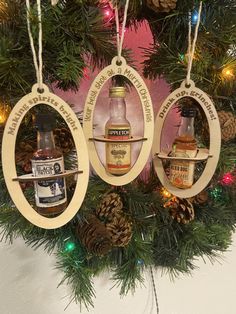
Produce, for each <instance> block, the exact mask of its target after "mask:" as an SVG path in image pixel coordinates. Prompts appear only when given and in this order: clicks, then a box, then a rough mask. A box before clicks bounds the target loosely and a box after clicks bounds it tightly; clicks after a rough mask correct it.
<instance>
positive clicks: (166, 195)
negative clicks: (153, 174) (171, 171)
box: [161, 188, 172, 198]
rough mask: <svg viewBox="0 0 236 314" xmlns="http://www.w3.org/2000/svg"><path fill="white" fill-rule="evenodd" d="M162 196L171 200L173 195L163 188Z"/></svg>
mask: <svg viewBox="0 0 236 314" xmlns="http://www.w3.org/2000/svg"><path fill="white" fill-rule="evenodd" d="M161 195H162V196H163V197H164V198H170V197H171V195H172V194H171V193H170V192H169V191H168V190H166V189H165V188H162V189H161Z"/></svg>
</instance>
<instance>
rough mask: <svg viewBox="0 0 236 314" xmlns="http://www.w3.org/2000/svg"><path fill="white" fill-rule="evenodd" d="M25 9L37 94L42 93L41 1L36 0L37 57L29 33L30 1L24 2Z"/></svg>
mask: <svg viewBox="0 0 236 314" xmlns="http://www.w3.org/2000/svg"><path fill="white" fill-rule="evenodd" d="M26 7H27V28H28V34H29V40H30V46H31V50H32V54H33V61H34V67H35V72H36V79H37V84H38V90H39V92H41V93H42V92H43V58H42V52H43V44H42V38H43V31H42V11H41V0H37V15H38V28H39V34H38V57H37V54H36V49H35V45H34V39H33V35H32V31H31V23H30V10H31V7H30V0H26Z"/></svg>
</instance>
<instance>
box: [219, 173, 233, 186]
mask: <svg viewBox="0 0 236 314" xmlns="http://www.w3.org/2000/svg"><path fill="white" fill-rule="evenodd" d="M221 183H222V184H224V185H231V184H232V183H234V177H233V175H232V173H230V172H227V173H225V174H224V175H223V177H222V179H221Z"/></svg>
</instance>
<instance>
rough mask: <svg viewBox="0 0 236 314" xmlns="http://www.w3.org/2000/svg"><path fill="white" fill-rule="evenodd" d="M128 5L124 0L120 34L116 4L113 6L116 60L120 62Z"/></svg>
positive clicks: (127, 0)
mask: <svg viewBox="0 0 236 314" xmlns="http://www.w3.org/2000/svg"><path fill="white" fill-rule="evenodd" d="M128 7H129V0H126V3H125V10H124V18H123V24H122V29H121V34H120V22H119V12H118V6H117V5H116V7H115V19H116V39H117V57H118V58H117V59H118V60H117V61H118V63H121V62H122V61H121V55H122V49H123V42H124V37H125V26H126V21H127V15H128Z"/></svg>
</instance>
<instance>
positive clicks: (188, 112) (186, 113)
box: [181, 106, 197, 118]
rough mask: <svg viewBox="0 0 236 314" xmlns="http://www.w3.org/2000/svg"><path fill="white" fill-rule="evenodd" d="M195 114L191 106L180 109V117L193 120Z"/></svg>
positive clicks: (195, 110)
mask: <svg viewBox="0 0 236 314" xmlns="http://www.w3.org/2000/svg"><path fill="white" fill-rule="evenodd" d="M196 114H197V109H196V107H193V106H186V107H182V110H181V117H186V118H194V117H196Z"/></svg>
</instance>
